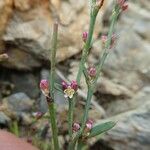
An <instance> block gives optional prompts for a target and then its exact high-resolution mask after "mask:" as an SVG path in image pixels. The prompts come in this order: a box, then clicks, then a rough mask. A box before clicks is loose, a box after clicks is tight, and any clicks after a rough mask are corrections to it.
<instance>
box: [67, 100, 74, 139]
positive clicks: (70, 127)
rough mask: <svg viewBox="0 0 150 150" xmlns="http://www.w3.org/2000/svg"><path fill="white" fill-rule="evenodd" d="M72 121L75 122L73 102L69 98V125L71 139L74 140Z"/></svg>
mask: <svg viewBox="0 0 150 150" xmlns="http://www.w3.org/2000/svg"><path fill="white" fill-rule="evenodd" d="M72 123H73V102H72V99H69V112H68V126H69V137H70V140H72Z"/></svg>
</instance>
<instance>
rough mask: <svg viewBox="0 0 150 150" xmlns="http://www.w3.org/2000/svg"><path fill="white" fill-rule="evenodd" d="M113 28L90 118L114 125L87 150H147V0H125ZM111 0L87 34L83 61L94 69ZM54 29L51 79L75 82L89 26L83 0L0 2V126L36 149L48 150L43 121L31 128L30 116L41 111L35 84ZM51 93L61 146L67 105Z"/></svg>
mask: <svg viewBox="0 0 150 150" xmlns="http://www.w3.org/2000/svg"><path fill="white" fill-rule="evenodd" d="M128 4H129V9H128V10H127V11H125V12H124V13H122V14H121V15H120V16H119V18H118V23H117V25H116V32H115V34H116V37H117V39H116V43H115V46H114V48H113V49H112V50H111V51H110V54H109V56H108V59H107V61H106V63H105V66H104V68H103V72H102V77H101V80H98V84H97V89H96V92H95V94H94V97H93V101H92V104H91V109H90V112H89V117H90V118H92V119H94V121H95V122H101V121H105V120H107V119H111V120H115V121H117V122H118V123H117V125H116V126H115V127H114V128H113V129H112V130H111V131H109V132H108V133H107V134H105V135H104V136H102V137H101V138H94V139H92V140H90V141H88V145H89V149H92V150H135V149H136V150H149V149H150V2H149V0H144V1H139V0H132V1H128ZM112 8H113V0H105V4H104V6H103V8H102V9H101V10H100V12H99V15H98V18H97V22H96V27H95V31H94V43H93V47H92V48H91V53H90V56H89V59H88V62H89V64H94V63H96V62H97V59H98V57H99V55H100V54H101V51H102V43H101V38H100V37H101V35H102V34H106V33H107V31H108V29H109V20H110V16H111V11H112ZM55 20H57V21H58V23H59V35H58V36H59V43H58V50H57V77H56V78H57V80H58V82H61V80H62V79H67V80H73V79H75V78H76V73H77V70H78V64H79V61H80V56H81V51H82V47H83V44H84V43H83V41H82V32H83V31H87V30H88V27H89V3H88V1H87V0H76V1H75V0H0V54H2V53H7V54H8V56H9V58H8V59H7V60H5V61H2V60H1V61H0V128H2V129H7V130H9V131H11V132H13V133H15V134H16V135H18V136H19V137H23V138H26V139H27V141H28V142H32V143H33V144H34V145H36V146H38V147H39V148H40V149H41V150H46V149H49V138H51V131H50V128H49V125H48V122H47V119H45V118H42V119H40V120H38V121H37V122H36V123H33V122H34V115H33V112H37V111H39V112H43V113H46V112H47V105H46V101H45V98H44V96H43V95H42V93H41V91H40V89H39V82H40V80H41V79H43V78H48V77H49V70H50V68H49V65H50V61H49V57H50V47H51V35H52V34H51V32H52V25H53V23H54V21H55ZM82 81H83V83H82V84H81V85H82V86H81V90H80V91H79V100H78V104H77V106H78V107H77V108H76V109H77V111H76V112H77V113H76V114H75V120H79V119H80V118H79V117H80V116H79V113H82V110H83V107H84V104H85V102H84V99H85V96H86V85H85V83H84V80H82ZM55 94H56V101H57V104H58V106H57V110H58V120H59V121H58V125H59V140H60V143H61V147H62V149H63V147H64V149H65V145H66V143H67V139H68V137H67V132H68V131H67V117H66V112H67V101H66V100H65V99H64V98H63V95H62V94H61V93H55Z"/></svg>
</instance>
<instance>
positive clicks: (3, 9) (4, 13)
mask: <svg viewBox="0 0 150 150" xmlns="http://www.w3.org/2000/svg"><path fill="white" fill-rule="evenodd" d="M12 4H13V1H12V0H5V1H0V13H1V15H0V20H1V23H0V41H1V40H2V35H3V34H4V32H5V29H6V26H7V24H8V21H9V18H10V17H11V14H12V8H13V6H12ZM0 43H1V42H0ZM1 46H2V45H1V44H0V47H1ZM0 51H1V49H0Z"/></svg>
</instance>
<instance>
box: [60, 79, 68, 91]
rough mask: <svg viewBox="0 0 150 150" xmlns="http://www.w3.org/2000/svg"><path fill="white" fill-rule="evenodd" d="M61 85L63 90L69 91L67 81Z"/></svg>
mask: <svg viewBox="0 0 150 150" xmlns="http://www.w3.org/2000/svg"><path fill="white" fill-rule="evenodd" d="M61 85H62V88H63V90H65V89H67V87H68V84H67V82H65V81H62V82H61Z"/></svg>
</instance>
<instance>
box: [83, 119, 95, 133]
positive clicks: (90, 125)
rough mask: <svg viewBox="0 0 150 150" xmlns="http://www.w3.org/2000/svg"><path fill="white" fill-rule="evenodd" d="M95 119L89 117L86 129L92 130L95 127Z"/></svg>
mask: <svg viewBox="0 0 150 150" xmlns="http://www.w3.org/2000/svg"><path fill="white" fill-rule="evenodd" d="M93 123H94V122H93V120H91V119H89V120H88V121H87V122H86V125H85V126H86V128H85V130H86V131H90V130H91V129H92V128H93Z"/></svg>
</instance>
